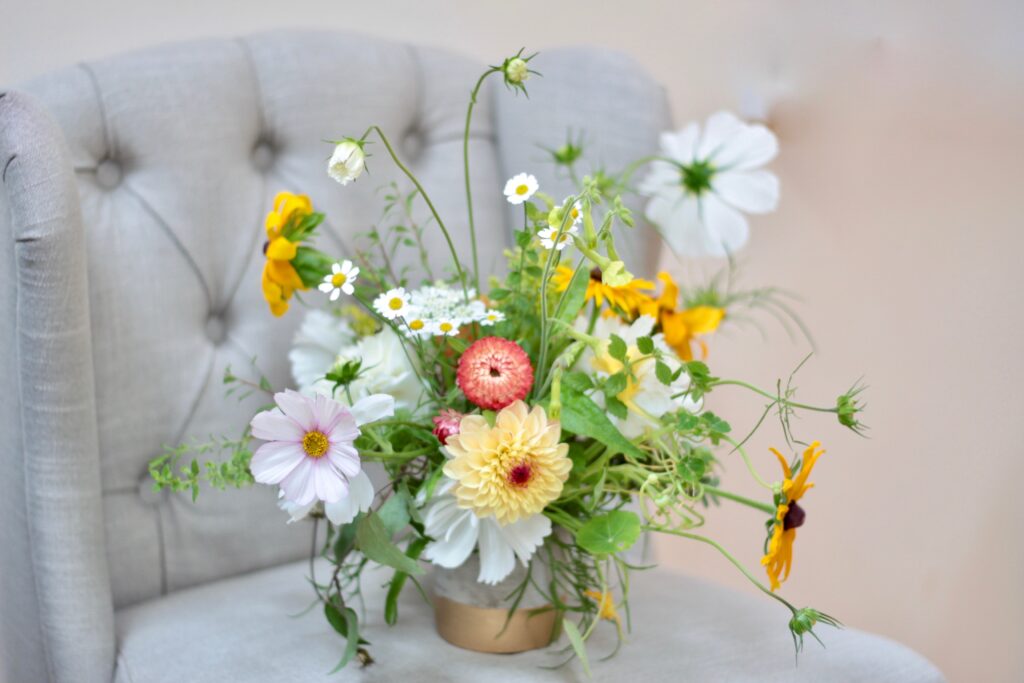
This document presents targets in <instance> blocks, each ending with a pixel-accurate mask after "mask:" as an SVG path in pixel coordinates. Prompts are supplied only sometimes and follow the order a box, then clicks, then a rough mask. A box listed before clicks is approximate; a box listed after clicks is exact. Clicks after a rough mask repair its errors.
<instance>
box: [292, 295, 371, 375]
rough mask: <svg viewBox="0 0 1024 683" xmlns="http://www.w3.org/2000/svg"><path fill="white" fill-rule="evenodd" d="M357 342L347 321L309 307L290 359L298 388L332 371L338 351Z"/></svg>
mask: <svg viewBox="0 0 1024 683" xmlns="http://www.w3.org/2000/svg"><path fill="white" fill-rule="evenodd" d="M355 342H356V333H355V332H353V331H352V328H351V327H350V326H349V324H348V321H347V320H345V319H344V318H339V317H338V316H335V315H331V314H330V313H326V312H324V311H318V310H315V309H314V310H310V311H309V312H308V313H306V317H305V318H304V319H303V320H302V326H301V327H299V331H298V332H296V333H295V339H294V341H292V349H291V351H289V352H288V360H290V361H291V363H292V377H294V378H295V383H296V385H297V386H298V387H299V389H305V388H306V387H308V386H309V385H311V384H313V382H316V381H317V380H318V379H323V377H324V375H326V374H327V373H328V371H330V369H331V368H332V367H334V364H335V363H336V362H337V360H338V352H339V351H340V350H341V349H343V348H346V347H349V346H352V345H353V344H355Z"/></svg>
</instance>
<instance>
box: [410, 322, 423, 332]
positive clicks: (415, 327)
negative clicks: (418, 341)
mask: <svg viewBox="0 0 1024 683" xmlns="http://www.w3.org/2000/svg"><path fill="white" fill-rule="evenodd" d="M409 329H410V330H412V331H413V332H419V331H420V330H422V329H423V321H422V320H413V321H412V322H411V323H409Z"/></svg>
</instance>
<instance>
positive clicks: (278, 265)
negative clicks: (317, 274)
mask: <svg viewBox="0 0 1024 683" xmlns="http://www.w3.org/2000/svg"><path fill="white" fill-rule="evenodd" d="M312 212H313V204H312V203H311V202H310V201H309V197H307V196H306V195H296V194H292V193H291V192H279V193H278V194H277V196H276V197H274V208H273V210H271V211H270V213H268V214H267V219H266V230H267V243H266V245H265V246H264V254H265V255H266V257H267V261H266V263H265V264H264V265H263V276H262V278H261V286H262V289H263V298H264V299H265V300H266V301H267V304H268V305H269V306H270V312H271V313H273V314H274V315H275V316H282V315H284V314H285V312H286V311H287V310H288V300H289V299H290V298H291V296H292V294H293V293H294V292H295V290H297V289H298V290H303V289H307V287H306V285H305V284H304V283H303V282H302V278H300V277H299V274H298V272H296V270H295V267H294V266H293V265H292V263H291V262H292V259H294V258H295V255H296V254H297V253H298V246H299V243H298V242H293V241H291V240H290V239H289V236H290V230H291V228H293V227H294V226H295V224H296V223H297V222H298V221H301V220H302V219H303V218H305V217H306V216H308V215H309V214H311V213H312Z"/></svg>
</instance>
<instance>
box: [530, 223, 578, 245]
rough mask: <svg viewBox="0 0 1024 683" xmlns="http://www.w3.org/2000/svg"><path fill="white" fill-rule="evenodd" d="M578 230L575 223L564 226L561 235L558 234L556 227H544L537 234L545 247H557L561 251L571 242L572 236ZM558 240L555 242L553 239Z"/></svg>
mask: <svg viewBox="0 0 1024 683" xmlns="http://www.w3.org/2000/svg"><path fill="white" fill-rule="evenodd" d="M578 232H579V228H578V227H576V226H575V225H573V226H571V227H569V228H566V229H565V230H564V231H563V232H562V234H561V236H559V235H558V228H544V229H543V230H541V231H540V232H539V233H537V236H538V237H539V238H540V243H541V245H542V246H543V247H544V248H545V249H557V250H558V251H562V250H563V249H565V248H566V247H567V246H569V244H571V243H572V236H573V235H575V234H577V233H578ZM556 239H557V240H558V244H555V240H556Z"/></svg>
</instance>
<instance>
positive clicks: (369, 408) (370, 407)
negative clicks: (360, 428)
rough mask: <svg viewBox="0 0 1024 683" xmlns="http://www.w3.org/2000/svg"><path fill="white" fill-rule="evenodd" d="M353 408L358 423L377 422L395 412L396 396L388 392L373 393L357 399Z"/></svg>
mask: <svg viewBox="0 0 1024 683" xmlns="http://www.w3.org/2000/svg"><path fill="white" fill-rule="evenodd" d="M351 410H352V417H354V418H355V420H356V424H357V425H364V424H368V423H370V422H376V421H377V420H380V419H383V418H385V417H391V416H392V415H394V414H395V398H394V397H393V396H390V395H388V394H373V395H371V396H367V397H366V398H361V399H359V400H358V401H356V402H355V405H353V406H352V409H351Z"/></svg>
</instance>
